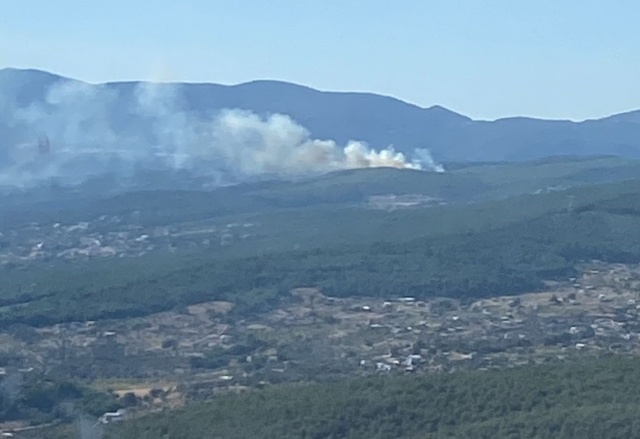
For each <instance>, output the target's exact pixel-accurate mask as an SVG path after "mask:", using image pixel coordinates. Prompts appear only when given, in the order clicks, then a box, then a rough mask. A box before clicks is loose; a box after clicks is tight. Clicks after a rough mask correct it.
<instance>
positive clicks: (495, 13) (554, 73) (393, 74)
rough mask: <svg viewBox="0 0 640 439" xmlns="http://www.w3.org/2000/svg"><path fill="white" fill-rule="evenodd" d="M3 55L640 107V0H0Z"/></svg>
mask: <svg viewBox="0 0 640 439" xmlns="http://www.w3.org/2000/svg"><path fill="white" fill-rule="evenodd" d="M0 11H2V13H0V68H2V67H18V68H37V69H42V70H47V71H51V72H54V73H58V74H62V75H64V76H69V77H73V78H76V79H81V80H85V81H88V82H94V83H95V82H106V81H117V80H133V79H135V80H154V81H189V82H216V83H223V84H237V83H241V82H246V81H250V80H255V79H277V80H283V81H290V82H295V83H298V84H303V85H308V86H310V87H314V88H317V89H321V90H335V91H366V92H375V93H379V94H384V95H390V96H394V97H397V98H399V99H402V100H405V101H407V102H411V103H414V104H417V105H420V106H423V107H429V106H432V105H442V106H444V107H446V108H449V109H451V110H453V111H456V112H459V113H462V114H465V115H467V116H470V117H473V118H475V119H496V118H500V117H509V116H532V117H540V118H550V119H571V120H583V119H589V118H597V117H602V116H606V115H610V114H614V113H619V112H624V111H629V110H634V109H638V108H640V27H639V26H638V17H640V2H639V1H637V0H615V1H606V0H597V1H596V0H518V1H514V0H439V1H431V0H400V1H396V2H391V1H382V0H181V1H179V2H178V1H172V2H169V1H158V0H128V1H123V0H109V1H87V0H55V1H53V0H20V1H16V0H0Z"/></svg>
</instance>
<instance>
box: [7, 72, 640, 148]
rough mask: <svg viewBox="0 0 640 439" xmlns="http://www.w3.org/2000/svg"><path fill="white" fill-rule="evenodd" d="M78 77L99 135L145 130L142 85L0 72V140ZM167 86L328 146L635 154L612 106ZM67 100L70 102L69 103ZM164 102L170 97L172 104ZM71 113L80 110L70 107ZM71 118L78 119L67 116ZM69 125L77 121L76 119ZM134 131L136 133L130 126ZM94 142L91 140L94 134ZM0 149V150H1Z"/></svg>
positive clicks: (22, 128)
mask: <svg viewBox="0 0 640 439" xmlns="http://www.w3.org/2000/svg"><path fill="white" fill-rule="evenodd" d="M61 84H62V85H69V84H71V85H73V84H81V85H83V87H82V88H81V90H80V91H79V92H78V91H74V93H76V94H77V93H80V94H82V95H83V96H84V98H85V101H82V102H84V104H83V105H86V102H87V101H86V99H92V98H93V97H92V95H91V93H92V91H91V90H94V89H95V90H100V92H99V93H98V94H96V96H95V99H98V100H99V99H103V98H102V96H104V93H107V95H108V96H109V99H107V100H104V102H101V103H99V106H100V108H101V110H100V112H99V113H96V112H95V108H93V109H91V111H89V113H92V114H93V113H96V114H99V115H100V120H99V123H100V124H101V126H103V125H108V126H109V128H110V131H109V133H115V135H116V136H117V135H119V133H121V132H122V133H131V132H132V131H136V130H138V131H142V132H143V133H142V134H144V131H145V130H148V129H150V128H149V126H148V124H146V122H145V120H143V118H141V117H139V115H137V114H136V113H135V111H133V110H132V108H134V107H133V106H132V102H134V101H135V99H136V90H138V89H139V87H140V85H141V84H142V85H144V84H143V83H135V82H115V83H108V84H102V85H100V86H97V85H86V84H84V83H81V82H78V81H75V80H72V79H68V78H64V77H61V76H57V75H54V74H51V73H47V72H43V71H38V70H19V69H3V70H0V146H5V145H9V144H16V143H21V142H29V141H32V139H34V138H37V136H38V135H39V131H41V128H39V127H37V126H35V125H34V124H31V123H30V121H31V120H35V119H37V117H32V116H30V114H29V111H30V109H31V110H33V109H34V108H48V109H49V110H51V111H54V112H55V111H56V108H57V107H56V106H64V105H67V106H69V105H72V103H73V101H65V100H64V99H63V98H61V97H60V96H53V97H52V96H51V90H52V89H54V87H55V86H59V85H61ZM158 89H159V90H165V91H170V93H171V99H172V102H173V103H176V102H177V103H179V107H180V111H183V112H184V114H189V115H193V116H194V117H197V118H200V119H202V118H204V117H206V116H208V115H211V114H215V113H216V112H217V111H219V110H221V109H226V108H235V109H244V110H250V111H252V112H254V113H257V114H259V115H267V114H272V113H283V114H286V115H289V116H290V117H291V118H293V119H294V120H295V121H296V122H298V123H299V124H301V125H303V126H304V127H306V128H307V129H308V130H309V131H310V132H311V134H312V136H313V137H314V138H318V139H332V140H335V141H336V142H337V143H338V144H344V143H346V142H347V141H349V140H351V139H354V140H362V141H366V142H368V143H369V144H370V145H371V146H373V147H376V148H384V147H386V146H388V145H394V147H395V149H396V150H397V151H402V152H405V153H407V154H410V153H411V152H412V151H414V150H415V149H416V148H427V149H429V150H430V151H431V153H432V155H433V156H434V158H435V159H436V160H437V161H521V160H528V159H535V158H541V157H548V156H554V155H574V156H575V155H578V156H580V155H599V154H608V155H618V156H624V157H631V158H640V111H633V112H629V113H623V114H617V115H614V116H610V117H606V118H603V119H598V120H588V121H584V122H571V121H562V120H540V119H533V118H525V117H513V118H506V119H499V120H495V121H477V120H472V119H470V118H469V117H466V116H463V115H460V114H457V113H455V112H453V111H450V110H447V109H446V108H443V107H439V106H434V107H430V108H421V107H418V106H416V105H411V104H408V103H405V102H403V101H400V100H398V99H394V98H391V97H388V96H381V95H377V94H372V93H342V92H339V93H338V92H325V91H318V90H314V89H312V88H309V87H304V86H300V85H296V84H291V83H286V82H279V81H253V82H248V83H244V84H239V85H232V86H227V85H220V84H192V83H180V84H172V85H169V84H161V85H159V86H158ZM69 102H71V104H69ZM172 105H173V104H172ZM65 111H69V108H65ZM77 111H78V112H79V113H82V112H85V111H88V110H87V109H86V108H82V106H81V105H80V106H79V108H77ZM76 122H78V121H76ZM80 122H81V123H76V125H75V128H74V129H76V130H81V129H82V123H86V120H81V121H80ZM138 134H140V133H138ZM95 142H100V139H99V138H97V139H95ZM1 156H2V155H1V154H0V158H1Z"/></svg>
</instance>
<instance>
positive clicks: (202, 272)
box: [0, 183, 640, 325]
mask: <svg viewBox="0 0 640 439" xmlns="http://www.w3.org/2000/svg"><path fill="white" fill-rule="evenodd" d="M571 197H573V198H571ZM567 199H570V200H573V202H572V204H569V205H567ZM638 206H640V189H639V188H638V183H627V184H622V185H609V186H599V187H592V188H584V189H576V190H574V191H572V192H568V193H552V194H547V195H539V196H533V195H532V196H528V197H525V198H521V199H520V198H514V199H509V200H505V201H502V202H500V203H494V204H492V205H489V206H484V205H483V206H475V205H471V206H465V207H458V208H456V209H445V208H442V209H436V208H434V209H418V210H409V211H402V212H399V213H397V214H391V215H387V214H381V216H378V217H377V218H378V221H379V222H373V223H372V217H371V216H370V215H369V214H368V213H367V211H365V210H362V211H356V210H349V209H347V210H333V211H332V210H329V211H326V212H324V214H322V215H307V216H305V217H304V218H303V220H302V221H300V222H299V223H298V225H297V227H298V228H297V229H294V228H293V227H292V224H293V223H292V222H291V220H288V219H287V216H291V215H292V212H285V213H284V216H279V215H276V216H274V217H272V218H271V221H272V227H273V228H277V227H280V228H281V230H282V234H279V235H273V236H272V237H270V238H269V240H268V241H264V242H270V247H268V248H270V249H272V250H271V251H263V252H262V253H256V251H255V249H254V250H251V248H248V251H250V253H249V254H251V256H248V255H247V253H245V254H242V252H240V251H238V252H236V253H234V252H233V251H225V252H222V253H213V252H210V251H201V252H195V253H191V254H189V255H185V256H184V257H181V258H177V257H175V256H162V257H161V256H157V257H151V256H149V257H143V258H137V259H128V260H124V259H105V260H101V261H100V260H97V261H88V262H86V263H77V264H72V265H69V264H53V265H49V264H40V265H36V264H34V265H33V266H31V267H29V268H28V269H19V270H14V271H6V272H5V273H3V276H2V277H1V278H0V291H2V297H1V298H0V299H1V300H2V304H3V305H5V306H3V307H1V308H0V323H2V324H4V325H9V324H12V323H18V322H19V323H28V324H32V325H43V324H50V323H55V322H60V321H69V320H85V319H90V320H95V319H100V318H112V317H130V316H138V315H145V314H150V313H154V312H157V311H162V310H167V309H170V308H173V307H175V306H183V305H187V304H191V303H197V302H203V301H208V300H215V299H224V300H230V301H233V302H235V303H236V304H237V305H238V306H237V307H236V308H235V312H238V313H245V314H246V313H254V312H259V311H261V310H265V309H268V308H270V307H273V306H275V305H277V304H278V303H279V300H280V299H282V298H285V297H287V295H288V291H289V290H290V289H291V288H294V287H302V286H318V287H321V288H322V289H323V290H324V292H325V293H326V294H329V295H333V296H338V297H344V296H378V297H397V296H403V295H412V296H416V297H418V298H427V297H434V296H449V297H458V298H477V297H486V296H493V295H500V294H518V293H524V292H530V291H535V290H537V289H539V288H542V285H543V283H542V282H543V280H547V279H567V278H569V277H570V276H572V275H573V274H574V266H575V264H577V263H578V262H580V261H583V260H591V259H600V260H603V261H608V262H626V263H638V262H640V208H639V207H638ZM362 212H364V213H367V215H366V217H362V216H360V213H362ZM363 218H364V219H363ZM262 220H263V221H266V220H267V218H266V217H264V218H262ZM359 220H363V221H359ZM345 229H347V230H353V231H354V233H353V234H352V235H345V234H344V230H345ZM341 230H342V233H343V234H342V235H341V234H340V231H341ZM388 230H393V233H392V232H390V231H388ZM356 231H357V232H358V233H355V232H356ZM314 237H315V238H314ZM336 237H337V238H341V237H344V238H345V239H344V240H343V239H336ZM265 239H266V238H265ZM292 240H293V241H292ZM293 242H303V243H305V246H301V247H300V248H299V249H295V250H290V249H291V245H292V243H293ZM287 247H288V248H289V250H287V249H286V248H287ZM276 249H278V250H276Z"/></svg>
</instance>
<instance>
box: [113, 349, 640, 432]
mask: <svg viewBox="0 0 640 439" xmlns="http://www.w3.org/2000/svg"><path fill="white" fill-rule="evenodd" d="M639 410H640V361H638V360H637V359H629V358H622V357H614V358H605V359H593V358H581V359H575V360H574V361H570V362H566V363H553V364H545V365H535V366H534V365H530V366H521V367H518V368H514V369H509V370H493V371H474V372H459V373H454V374H436V375H427V376H403V377H374V378H358V379H352V380H349V381H343V382H342V381H341V382H333V383H323V384H308V385H305V384H297V385H281V386H274V387H271V388H267V389H265V390H256V391H249V392H247V393H243V394H225V395H222V396H218V397H216V398H215V399H214V400H212V401H211V402H209V403H204V404H199V405H193V406H190V407H188V408H187V409H181V410H177V411H170V412H163V413H161V414H157V415H151V416H147V417H144V418H142V419H139V420H133V421H131V422H127V423H126V424H123V425H122V426H121V427H117V428H116V429H115V430H112V431H111V432H110V433H111V434H110V436H109V437H112V438H119V439H129V438H131V439H133V438H136V439H146V438H149V439H162V438H181V439H196V438H197V439H204V438H211V439H213V438H225V439H233V438H243V439H244V438H255V439H260V438H265V439H266V438H279V439H287V438H292V439H293V438H296V439H299V438H307V439H311V438H315V439H321V438H322V439H324V438H332V439H377V438H384V439H390V438H402V439H436V438H437V439H441V438H456V439H457V438H468V439H476V438H477V439H481V438H482V439H503V438H510V439H520V438H525V437H526V438H535V439H546V438H549V439H551V438H553V439H563V438H567V439H569V438H571V439H574V438H583V439H589V438H593V439H617V438H620V439H623V438H624V439H628V438H632V437H640V418H639V417H638V411H639Z"/></svg>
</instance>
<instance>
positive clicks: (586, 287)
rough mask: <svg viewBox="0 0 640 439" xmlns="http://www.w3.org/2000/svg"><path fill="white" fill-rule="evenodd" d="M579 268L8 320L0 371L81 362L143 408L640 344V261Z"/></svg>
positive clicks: (632, 349) (81, 373) (79, 366)
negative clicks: (500, 283)
mask: <svg viewBox="0 0 640 439" xmlns="http://www.w3.org/2000/svg"><path fill="white" fill-rule="evenodd" d="M581 268H582V275H581V276H579V277H577V278H572V279H568V280H567V281H566V282H561V283H549V284H548V286H547V287H548V288H547V291H544V292H536V293H530V294H524V295H520V296H503V297H498V298H487V299H482V300H477V301H472V302H469V303H460V302H459V301H457V300H453V299H447V298H434V299H431V300H425V301H422V300H416V299H415V298H413V297H389V298H386V299H369V298H358V299H337V298H331V297H327V296H325V295H323V294H322V293H321V292H320V291H319V290H317V289H313V288H301V289H297V290H294V291H293V292H292V293H291V297H289V298H288V299H286V300H285V301H284V302H283V304H282V306H281V307H279V308H278V309H276V310H274V311H271V312H268V313H266V314H263V315H260V316H256V317H255V318H250V319H249V318H247V319H244V320H237V319H235V318H230V317H229V315H228V314H229V313H230V312H231V311H232V309H233V304H231V303H229V302H208V303H201V304H198V305H192V306H189V307H186V308H184V309H181V310H176V311H171V312H164V313H159V314H154V315H151V316H147V317H140V318H133V319H127V320H113V321H99V322H91V321H87V322H76V323H68V324H61V325H54V326H50V327H43V328H31V327H26V326H25V327H15V328H11V329H10V330H9V331H5V332H2V333H1V334H0V342H1V343H0V354H1V355H3V357H4V358H9V359H11V360H10V361H9V365H8V367H4V368H2V369H0V376H4V377H6V376H11V375H12V374H25V373H35V372H45V373H47V374H51V375H53V376H60V377H71V376H73V377H75V378H79V379H83V380H86V381H87V382H91V383H93V384H92V385H95V386H99V387H101V388H103V389H109V390H110V391H112V392H115V393H117V394H118V395H120V396H121V397H124V396H125V395H127V394H133V395H135V399H136V401H137V404H136V408H134V409H133V411H134V412H135V410H141V411H148V410H156V409H158V408H161V407H164V406H172V407H173V406H178V405H181V404H183V403H185V402H186V401H190V400H200V399H206V398H210V397H211V395H212V394H214V393H216V392H222V391H229V390H234V389H235V390H241V389H246V388H255V387H261V386H265V385H269V384H273V383H280V382H293V381H308V380H324V379H334V378H338V377H346V376H362V375H371V374H406V373H438V372H451V371H455V370H460V369H489V368H496V367H511V366H517V365H521V364H528V363H544V362H548V361H557V360H562V359H563V358H567V357H569V356H575V355H610V354H611V353H619V354H629V355H637V354H640V319H639V313H640V294H639V292H640V267H638V266H629V265H608V264H600V263H597V262H593V263H591V264H586V265H585V266H584V267H581ZM129 397H130V398H131V396H129Z"/></svg>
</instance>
